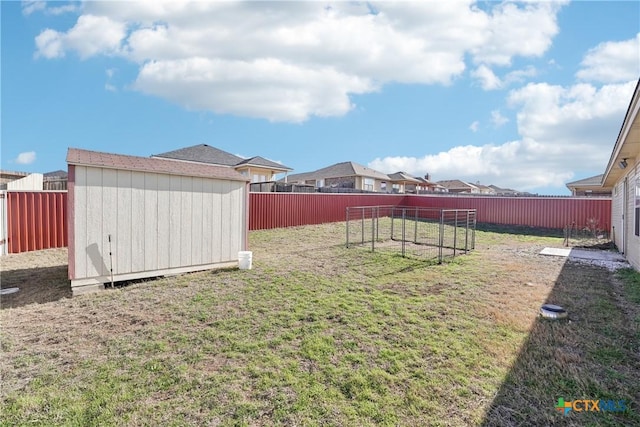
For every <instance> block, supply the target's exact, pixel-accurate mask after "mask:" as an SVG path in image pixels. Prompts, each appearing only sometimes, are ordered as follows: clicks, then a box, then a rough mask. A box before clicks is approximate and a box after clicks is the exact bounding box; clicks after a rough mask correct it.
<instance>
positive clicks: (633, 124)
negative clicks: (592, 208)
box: [602, 79, 640, 187]
mask: <svg viewBox="0 0 640 427" xmlns="http://www.w3.org/2000/svg"><path fill="white" fill-rule="evenodd" d="M639 110H640V79H638V83H637V84H636V88H635V90H634V92H633V96H632V97H631V102H630V103H629V108H628V109H627V113H626V114H625V116H624V120H623V122H622V127H621V128H620V132H619V133H618V138H617V139H616V143H615V145H614V147H613V151H612V152H611V157H610V158H609V163H608V164H607V168H606V169H605V172H604V177H603V178H602V185H603V186H608V187H613V185H614V184H615V183H616V182H617V181H618V180H620V179H622V177H623V176H624V175H625V174H626V173H627V171H625V170H624V168H621V167H620V163H621V162H622V161H623V160H625V159H627V160H633V159H635V158H637V157H639V156H640V117H639V114H638V111H639ZM628 163H629V162H627V164H628ZM626 167H628V166H626Z"/></svg>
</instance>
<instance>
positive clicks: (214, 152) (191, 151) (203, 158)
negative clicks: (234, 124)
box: [151, 144, 245, 166]
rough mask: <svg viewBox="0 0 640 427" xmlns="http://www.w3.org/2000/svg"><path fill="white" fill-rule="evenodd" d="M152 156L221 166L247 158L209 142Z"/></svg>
mask: <svg viewBox="0 0 640 427" xmlns="http://www.w3.org/2000/svg"><path fill="white" fill-rule="evenodd" d="M151 157H162V158H165V159H174V160H187V161H190V162H199V163H210V164H212V165H220V166H235V165H237V164H238V163H240V162H242V161H243V160H245V159H243V158H242V157H238V156H235V155H233V154H231V153H227V152H226V151H223V150H220V149H219V148H215V147H211V146H210V145H207V144H199V145H194V146H191V147H185V148H180V149H179V150H173V151H168V152H166V153H161V154H154V155H152V156H151Z"/></svg>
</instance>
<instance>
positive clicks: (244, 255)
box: [238, 251, 253, 270]
mask: <svg viewBox="0 0 640 427" xmlns="http://www.w3.org/2000/svg"><path fill="white" fill-rule="evenodd" d="M252 258H253V252H251V251H240V252H238V267H240V270H251V260H252Z"/></svg>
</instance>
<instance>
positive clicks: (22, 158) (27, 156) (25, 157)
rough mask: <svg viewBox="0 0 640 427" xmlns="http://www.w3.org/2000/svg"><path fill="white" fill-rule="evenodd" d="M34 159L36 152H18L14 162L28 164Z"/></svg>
mask: <svg viewBox="0 0 640 427" xmlns="http://www.w3.org/2000/svg"><path fill="white" fill-rule="evenodd" d="M35 161H36V152H35V151H25V152H24V153H20V154H18V157H16V159H15V162H16V163H17V164H19V165H30V164H31V163H33V162H35Z"/></svg>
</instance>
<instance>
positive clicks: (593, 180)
mask: <svg viewBox="0 0 640 427" xmlns="http://www.w3.org/2000/svg"><path fill="white" fill-rule="evenodd" d="M603 176H604V174H600V175H596V176H591V177H589V178H584V179H579V180H577V181H573V182H567V184H566V185H567V187H568V188H569V189H572V188H576V187H601V186H602V177H603Z"/></svg>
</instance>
